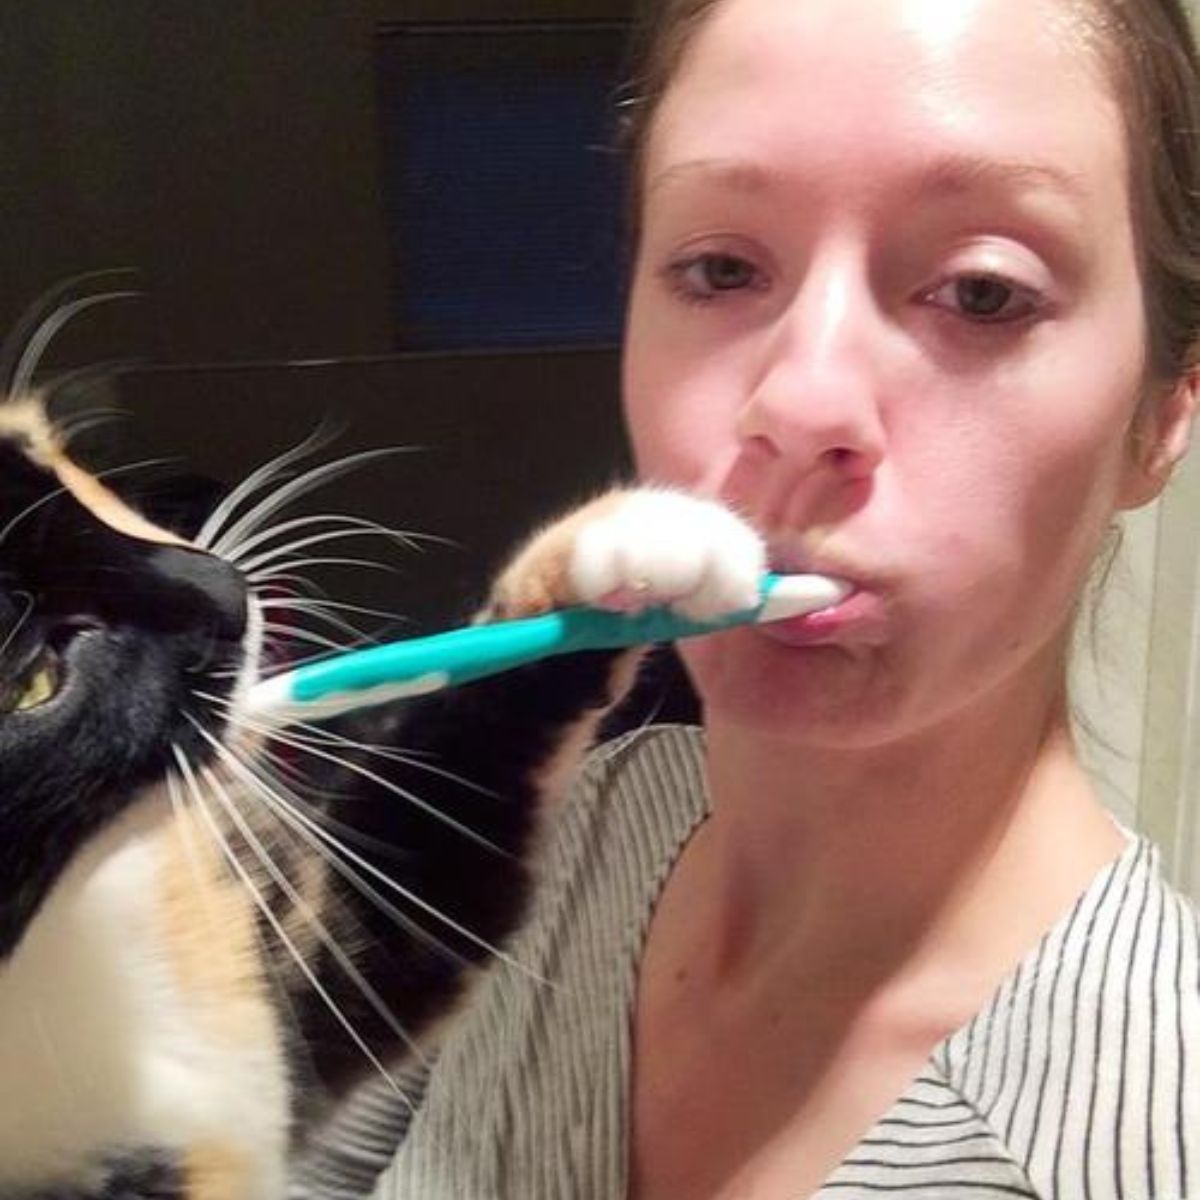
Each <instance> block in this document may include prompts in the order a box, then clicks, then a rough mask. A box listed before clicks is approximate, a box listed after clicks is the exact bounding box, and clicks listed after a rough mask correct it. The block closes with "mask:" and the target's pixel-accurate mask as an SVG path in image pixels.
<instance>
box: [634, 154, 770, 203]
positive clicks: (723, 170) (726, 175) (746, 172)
mask: <svg viewBox="0 0 1200 1200" xmlns="http://www.w3.org/2000/svg"><path fill="white" fill-rule="evenodd" d="M693 176H696V177H699V178H701V179H703V180H704V181H705V182H706V183H708V182H711V183H720V184H723V185H724V186H725V187H727V188H729V189H730V190H732V191H736V192H765V191H768V190H770V188H771V187H773V186H776V185H778V184H780V183H781V182H782V181H783V173H782V172H779V171H771V170H768V169H767V168H766V167H762V166H760V165H759V164H758V163H755V162H751V161H750V160H749V159H738V158H696V159H689V160H688V161H687V162H681V163H676V164H675V165H674V166H671V167H668V168H667V169H666V170H665V171H660V172H659V173H658V174H657V175H655V176H654V178H653V179H652V180H651V181H650V184H649V186H648V187H647V189H646V190H647V193H648V194H649V193H651V192H655V191H657V190H658V189H659V188H660V187H662V186H663V185H665V184H673V183H677V182H679V181H681V180H683V181H686V180H688V179H690V178H691V177H693Z"/></svg>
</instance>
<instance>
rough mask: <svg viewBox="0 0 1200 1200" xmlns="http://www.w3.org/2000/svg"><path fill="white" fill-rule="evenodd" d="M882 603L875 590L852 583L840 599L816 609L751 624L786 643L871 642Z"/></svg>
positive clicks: (878, 629) (876, 637)
mask: <svg viewBox="0 0 1200 1200" xmlns="http://www.w3.org/2000/svg"><path fill="white" fill-rule="evenodd" d="M884 615H885V614H884V604H883V599H882V597H881V596H880V595H879V593H878V592H876V591H873V590H871V589H869V588H866V587H860V586H855V587H854V588H853V590H852V591H851V592H850V593H849V594H848V595H847V596H846V597H845V598H844V599H842V600H839V601H838V602H837V603H835V604H831V605H829V607H828V608H822V609H818V610H817V611H816V612H810V613H805V614H804V615H803V616H799V617H786V618H785V619H783V620H781V621H768V622H765V623H763V624H761V625H756V626H755V627H754V628H755V630H756V631H757V632H759V633H762V634H763V635H764V636H766V637H769V638H771V639H772V640H773V641H776V642H780V643H782V644H783V645H786V646H821V645H826V644H831V643H835V642H840V641H846V642H849V641H854V642H857V643H860V644H861V643H868V644H873V643H877V642H879V641H881V640H882V634H883V624H884Z"/></svg>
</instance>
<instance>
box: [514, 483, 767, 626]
mask: <svg viewBox="0 0 1200 1200" xmlns="http://www.w3.org/2000/svg"><path fill="white" fill-rule="evenodd" d="M765 567H766V551H765V549H764V547H763V543H762V539H761V538H760V537H759V536H758V534H757V533H756V532H755V531H754V530H753V529H752V528H751V527H750V526H749V525H747V524H746V523H745V522H744V521H742V520H741V518H739V517H738V516H736V515H735V514H734V513H732V512H731V511H730V510H729V509H727V508H725V507H723V506H722V505H720V504H718V503H716V502H715V501H711V500H702V499H699V498H697V497H695V496H689V495H686V494H684V493H682V492H672V491H666V490H663V489H655V488H643V489H637V490H633V491H627V492H616V493H611V494H609V495H607V496H604V497H601V498H600V499H599V500H597V501H594V502H593V503H592V504H589V505H585V506H584V507H583V508H582V509H579V510H577V511H576V512H574V513H572V514H570V515H569V516H567V517H566V518H564V519H563V520H561V521H559V522H557V523H555V524H554V525H551V526H550V527H549V528H548V529H546V530H544V531H543V532H542V533H541V534H539V535H538V536H536V537H535V538H534V539H533V540H532V541H531V542H530V543H529V544H528V545H527V546H526V548H525V549H524V550H523V551H522V552H521V553H520V554H519V555H518V556H517V557H516V558H515V559H514V560H513V563H512V565H511V566H510V567H509V568H508V569H507V570H506V571H505V572H504V574H503V575H502V576H501V578H500V580H499V582H498V584H497V588H496V591H495V594H494V600H493V605H492V609H491V611H492V613H493V614H494V615H510V616H515V615H528V614H530V613H533V612H541V611H545V610H546V609H548V608H559V607H565V606H567V605H571V604H590V605H595V606H597V607H600V608H607V609H612V610H615V611H620V612H637V611H640V610H642V609H645V608H650V607H654V606H657V605H669V606H670V607H672V608H674V609H675V610H676V611H677V612H679V613H680V614H682V615H683V616H686V617H689V618H691V619H693V620H697V621H705V620H710V619H712V618H713V617H717V616H722V615H724V614H726V613H730V612H737V611H740V610H742V609H747V608H753V607H754V606H755V605H756V604H757V603H758V600H759V586H760V579H761V576H762V572H763V571H764V570H765Z"/></svg>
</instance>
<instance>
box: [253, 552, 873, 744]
mask: <svg viewBox="0 0 1200 1200" xmlns="http://www.w3.org/2000/svg"><path fill="white" fill-rule="evenodd" d="M850 590H851V589H850V587H849V585H848V584H846V583H844V582H842V581H841V580H839V579H833V578H830V577H828V576H825V575H776V574H773V573H770V572H768V573H766V574H764V575H763V577H762V581H761V583H760V586H759V595H760V599H759V603H758V604H757V605H755V606H754V607H753V608H748V609H743V610H742V611H740V612H734V613H727V614H726V615H724V616H721V617H718V618H716V619H715V620H712V621H692V620H689V619H688V618H686V617H682V616H680V615H678V614H677V613H675V612H673V611H672V610H671V609H669V608H666V607H656V608H649V609H646V610H645V611H644V612H641V613H636V614H632V615H630V614H624V613H616V612H609V611H606V610H604V609H598V608H589V607H584V606H580V607H576V608H564V609H557V610H554V611H551V612H547V613H542V614H540V615H539V616H536V617H522V618H518V619H516V620H511V621H495V622H492V623H490V624H485V625H468V626H465V627H463V628H460V629H451V630H448V631H446V632H444V633H435V634H433V635H432V636H429V637H419V638H410V639H408V640H406V641H399V642H390V643H387V644H385V645H382V646H372V647H370V648H368V649H365V650H355V651H351V652H349V653H346V654H340V655H337V656H335V657H333V658H328V659H323V660H321V661H320V662H316V663H310V664H308V665H307V666H303V667H298V668H296V669H295V670H292V671H287V672H285V673H283V674H281V675H275V676H272V677H271V678H269V679H264V680H262V681H261V682H259V683H257V684H255V685H253V686H252V687H251V688H250V690H249V693H248V697H247V709H248V715H249V716H252V717H254V718H256V719H260V720H263V721H265V722H267V723H269V724H273V725H286V724H288V723H289V722H290V721H295V720H303V721H319V720H321V719H322V718H325V717H331V716H335V715H337V714H339V713H344V712H349V711H351V710H352V709H356V708H366V707H368V706H370V705H374V704H382V703H384V702H386V701H388V700H397V699H401V698H402V697H405V696H420V695H424V694H426V693H428V692H435V691H438V690H440V689H441V688H446V687H453V686H454V685H456V684H460V683H466V682H468V681H469V680H472V679H479V678H482V677H483V676H485V675H493V674H497V673H499V672H501V671H507V670H510V669H511V668H513V667H518V666H522V665H524V664H526V663H532V662H536V661H537V660H539V659H542V658H547V657H549V656H550V655H554V654H566V653H570V652H572V651H576V650H611V649H619V648H621V647H624V646H638V645H642V644H645V643H650V642H669V641H674V640H675V639H676V638H685V637H695V636H697V635H699V634H705V633H715V632H717V631H719V630H722V629H729V628H732V627H733V626H735V625H748V624H761V623H764V622H768V621H778V620H782V619H783V618H785V617H797V616H801V615H802V614H804V613H810V612H816V611H818V610H819V609H822V608H828V607H830V606H831V605H833V604H836V603H837V602H838V601H839V600H843V599H845V597H846V596H847V595H848V594H849V592H850Z"/></svg>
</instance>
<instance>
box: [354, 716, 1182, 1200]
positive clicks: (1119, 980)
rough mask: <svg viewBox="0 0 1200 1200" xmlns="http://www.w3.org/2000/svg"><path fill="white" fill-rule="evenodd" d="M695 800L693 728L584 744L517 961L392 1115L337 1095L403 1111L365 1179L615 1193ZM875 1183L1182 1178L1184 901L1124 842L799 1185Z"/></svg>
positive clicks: (1149, 1191)
mask: <svg viewBox="0 0 1200 1200" xmlns="http://www.w3.org/2000/svg"><path fill="white" fill-rule="evenodd" d="M707 813H708V793H707V787H706V782H705V779H704V771H703V742H702V734H701V733H700V732H699V731H697V730H694V729H686V728H683V727H659V728H655V729H649V730H644V731H642V732H640V733H637V734H634V735H631V736H630V737H627V738H624V739H622V740H620V741H619V742H616V743H613V744H611V745H609V746H607V747H603V748H602V749H601V750H600V751H598V752H597V753H596V754H595V755H594V756H593V757H592V759H591V760H590V761H589V763H588V765H587V766H586V768H585V770H584V772H583V774H582V776H581V779H580V782H579V783H578V785H577V787H576V789H575V792H574V795H573V797H572V799H571V801H570V803H569V805H568V806H567V808H565V809H564V810H563V812H562V814H561V817H560V819H559V820H558V821H557V822H556V824H555V827H554V832H553V835H552V837H551V840H550V843H549V845H548V847H547V849H548V862H547V875H546V878H545V880H544V886H543V887H542V888H541V889H540V892H539V895H538V897H537V900H536V901H535V906H534V909H533V912H532V914H531V917H530V919H529V921H528V922H527V924H526V925H525V927H524V928H523V930H522V932H521V934H520V935H519V936H518V938H517V940H516V942H515V946H514V951H513V953H514V957H515V958H516V959H517V960H519V961H520V962H521V963H523V964H524V965H525V966H526V968H527V970H526V971H525V972H522V971H518V970H516V969H514V968H512V967H507V966H504V965H501V966H500V967H499V968H498V969H497V970H496V971H495V972H494V973H493V974H491V975H490V977H489V978H488V979H487V981H486V982H485V984H484V986H483V988H482V990H481V992H480V993H479V994H478V996H477V1000H476V1002H475V1003H474V1004H473V1005H472V1007H471V1009H470V1011H469V1012H468V1013H467V1014H465V1016H464V1018H463V1019H462V1020H461V1021H460V1022H459V1023H457V1024H456V1025H455V1026H453V1028H452V1030H451V1032H450V1033H449V1035H448V1038H447V1040H446V1042H445V1043H444V1044H443V1046H442V1047H441V1050H440V1055H439V1058H438V1061H437V1064H436V1066H435V1068H434V1069H433V1071H432V1074H431V1076H430V1078H429V1079H428V1082H427V1086H426V1087H425V1094H424V1099H423V1102H422V1104H421V1105H420V1108H419V1110H418V1111H417V1113H416V1115H415V1116H414V1117H413V1118H412V1120H411V1123H409V1122H408V1121H407V1120H406V1118H405V1117H404V1115H403V1114H402V1113H401V1112H399V1111H398V1106H397V1105H396V1104H395V1102H394V1101H392V1102H391V1104H390V1106H389V1105H381V1104H380V1103H378V1096H380V1095H382V1093H378V1094H377V1096H376V1101H375V1102H372V1101H370V1100H367V1101H365V1102H364V1105H363V1106H362V1108H360V1110H359V1112H358V1114H357V1118H356V1119H358V1120H359V1121H367V1122H368V1123H369V1122H371V1121H375V1122H379V1121H380V1120H382V1119H383V1116H382V1114H383V1113H385V1112H386V1111H387V1109H388V1108H389V1107H390V1108H391V1117H390V1119H391V1121H392V1124H391V1125H388V1126H387V1133H386V1137H390V1138H392V1139H394V1138H395V1137H396V1136H397V1135H398V1134H399V1133H400V1132H401V1131H402V1127H403V1126H404V1125H406V1124H407V1125H408V1126H409V1128H408V1130H407V1136H406V1137H405V1138H404V1140H403V1142H402V1143H401V1145H400V1148H399V1150H398V1152H397V1153H396V1154H395V1156H394V1158H393V1159H392V1161H391V1163H390V1166H389V1167H388V1169H387V1171H386V1172H385V1174H384V1175H383V1177H382V1178H381V1179H380V1181H379V1184H378V1186H377V1188H376V1191H375V1197H376V1200H622V1197H624V1195H625V1191H626V1164H627V1150H628V1143H627V1130H628V1123H629V1122H628V1111H627V1106H628V1081H629V1077H630V1064H631V1056H632V1045H631V1014H632V1010H633V1004H634V999H635V990H636V969H637V963H638V960H639V958H640V955H641V950H642V945H643V941H644V939H645V935H646V931H647V928H648V925H649V921H650V916H651V913H652V911H653V908H654V904H655V901H656V899H657V896H658V894H659V891H660V889H661V887H662V884H663V882H664V880H665V879H666V877H667V875H668V873H669V872H670V870H671V867H672V865H673V864H674V862H675V860H676V858H677V857H678V855H679V853H680V852H681V850H682V848H683V846H684V844H685V843H686V842H687V839H688V837H689V835H690V834H691V832H692V831H693V830H694V829H695V828H696V826H697V825H698V824H699V823H700V822H701V821H702V820H703V819H704V817H705V816H706V815H707ZM385 1123H386V1122H385ZM380 1128H382V1127H380ZM375 1132H376V1134H378V1133H379V1129H378V1128H376V1130H375ZM350 1140H351V1141H353V1138H351V1139H350ZM365 1144H366V1143H365V1141H364V1145H365ZM374 1144H375V1147H376V1150H377V1151H378V1149H379V1147H380V1146H382V1145H385V1144H388V1145H389V1148H390V1144H389V1143H387V1142H386V1140H377V1141H376V1142H375V1143H374ZM392 1144H394V1143H392ZM360 1152H361V1147H360ZM359 1194H361V1192H360V1193H359ZM889 1195H896V1196H900V1197H905V1198H907V1200H1002V1198H1003V1197H1038V1198H1046V1200H1048V1198H1050V1197H1053V1198H1054V1200H1068V1198H1070V1200H1115V1198H1117V1197H1121V1198H1125V1200H1150V1198H1154V1200H1188V1198H1190V1200H1200V922H1198V920H1197V915H1196V912H1195V910H1194V909H1192V907H1191V906H1190V905H1189V904H1188V902H1187V901H1186V900H1184V899H1183V898H1182V897H1180V896H1179V895H1177V894H1176V893H1175V892H1173V891H1172V890H1171V889H1170V888H1169V887H1168V886H1167V885H1166V884H1165V883H1164V882H1163V880H1162V879H1161V878H1160V876H1159V874H1158V867H1157V862H1156V856H1155V852H1154V851H1153V849H1152V848H1151V847H1150V845H1149V844H1148V843H1146V842H1145V841H1142V840H1131V842H1130V844H1129V846H1128V848H1127V849H1126V851H1125V852H1124V853H1123V854H1122V855H1121V857H1120V858H1119V859H1117V860H1116V861H1115V862H1114V863H1112V864H1110V865H1109V866H1108V867H1106V868H1105V869H1104V870H1103V871H1101V872H1100V874H1099V875H1098V876H1097V877H1096V878H1095V879H1094V880H1093V882H1092V883H1091V884H1090V885H1089V887H1088V889H1087V890H1086V891H1085V892H1084V894H1083V895H1082V896H1081V897H1080V898H1079V899H1078V901H1077V902H1076V904H1075V905H1074V907H1073V908H1072V909H1071V911H1070V912H1068V913H1067V914H1065V915H1064V916H1063V917H1062V918H1061V919H1060V920H1059V921H1058V923H1057V924H1056V925H1055V926H1054V927H1053V928H1052V929H1051V930H1050V931H1049V932H1048V933H1047V934H1046V935H1045V936H1044V937H1043V938H1042V939H1041V941H1040V942H1039V943H1038V944H1037V945H1036V946H1035V947H1034V948H1033V949H1032V950H1031V951H1030V953H1029V954H1027V955H1026V957H1025V958H1024V959H1023V961H1022V962H1021V963H1020V964H1019V966H1018V967H1017V969H1016V970H1015V971H1014V972H1013V973H1012V974H1011V975H1010V976H1009V977H1008V978H1007V979H1006V980H1005V981H1004V983H1003V984H1002V986H1001V987H1000V988H999V989H998V990H997V991H996V992H995V993H994V994H993V996H992V998H991V1000H990V1001H989V1002H988V1004H987V1005H986V1006H985V1007H984V1008H983V1010H982V1011H981V1012H980V1013H979V1014H978V1015H977V1016H976V1017H975V1018H974V1019H973V1020H971V1021H970V1022H969V1023H968V1024H967V1025H965V1026H964V1027H963V1028H961V1029H960V1030H958V1031H957V1032H955V1033H954V1034H953V1035H951V1036H950V1037H948V1038H947V1039H946V1040H945V1041H943V1042H941V1043H940V1044H939V1045H938V1046H937V1047H936V1049H935V1050H934V1051H933V1053H932V1054H931V1056H930V1057H929V1059H928V1061H927V1063H926V1065H925V1067H924V1068H923V1069H922V1071H921V1072H920V1074H919V1075H918V1077H917V1078H916V1079H915V1080H914V1081H913V1082H912V1084H911V1085H910V1086H909V1087H908V1089H907V1090H906V1091H905V1093H904V1094H903V1095H902V1096H901V1097H900V1098H899V1099H898V1100H897V1101H896V1102H895V1103H894V1104H893V1105H892V1106H891V1108H890V1109H888V1111H887V1112H886V1113H885V1114H884V1115H883V1116H882V1117H881V1118H880V1119H879V1120H878V1121H877V1122H876V1124H875V1125H874V1127H873V1128H872V1129H870V1130H869V1131H868V1132H867V1134H866V1135H865V1136H864V1137H863V1138H862V1140H861V1141H860V1142H859V1143H858V1145H857V1146H855V1147H854V1149H853V1150H852V1151H851V1153H850V1154H849V1155H848V1156H847V1157H846V1158H845V1159H844V1160H843V1161H842V1163H841V1164H840V1165H839V1166H838V1167H837V1169H836V1170H835V1171H834V1172H833V1174H832V1175H831V1176H830V1177H829V1178H828V1180H827V1181H826V1182H825V1184H824V1186H823V1187H822V1188H821V1189H820V1191H819V1192H818V1193H817V1196H818V1197H819V1200H882V1198H884V1197H887V1196H889ZM786 1200H793V1198H786ZM794 1200H802V1198H801V1197H799V1196H798V1197H795V1198H794Z"/></svg>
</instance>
